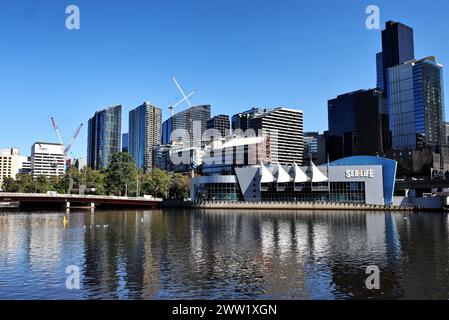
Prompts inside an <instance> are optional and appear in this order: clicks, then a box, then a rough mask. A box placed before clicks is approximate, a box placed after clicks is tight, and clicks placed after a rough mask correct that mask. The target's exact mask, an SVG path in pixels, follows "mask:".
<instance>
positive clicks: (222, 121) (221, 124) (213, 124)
mask: <svg viewBox="0 0 449 320" xmlns="http://www.w3.org/2000/svg"><path fill="white" fill-rule="evenodd" d="M230 127H231V125H230V121H229V116H228V115H224V114H220V115H218V116H215V117H212V118H210V119H209V120H207V124H206V128H207V129H215V130H218V131H219V132H220V135H221V137H223V138H224V137H226V136H228V135H229V133H230ZM215 138H218V137H215Z"/></svg>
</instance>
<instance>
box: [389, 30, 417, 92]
mask: <svg viewBox="0 0 449 320" xmlns="http://www.w3.org/2000/svg"><path fill="white" fill-rule="evenodd" d="M414 59H415V47H414V41H413V29H412V28H410V27H409V26H406V25H404V24H402V23H399V22H394V21H388V22H387V23H386V24H385V30H383V31H382V68H383V78H384V79H383V84H384V91H385V92H386V91H387V85H388V82H389V80H388V68H391V67H394V66H397V65H400V64H403V63H405V62H407V61H411V60H414Z"/></svg>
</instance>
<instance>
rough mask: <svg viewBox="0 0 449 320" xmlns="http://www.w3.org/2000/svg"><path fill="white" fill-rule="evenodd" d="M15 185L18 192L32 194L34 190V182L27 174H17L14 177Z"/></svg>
mask: <svg viewBox="0 0 449 320" xmlns="http://www.w3.org/2000/svg"><path fill="white" fill-rule="evenodd" d="M16 183H17V186H18V192H22V193H33V192H34V190H35V185H36V184H35V182H34V181H33V178H32V177H31V175H29V174H20V173H19V174H18V175H17V176H16Z"/></svg>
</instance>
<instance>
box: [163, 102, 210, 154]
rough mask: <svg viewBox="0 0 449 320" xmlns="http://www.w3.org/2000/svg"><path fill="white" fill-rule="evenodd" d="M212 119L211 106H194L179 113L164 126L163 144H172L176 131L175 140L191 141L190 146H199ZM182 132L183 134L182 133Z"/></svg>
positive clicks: (165, 122)
mask: <svg viewBox="0 0 449 320" xmlns="http://www.w3.org/2000/svg"><path fill="white" fill-rule="evenodd" d="M209 119H210V105H201V106H193V107H191V108H189V109H186V110H184V111H181V112H178V113H176V114H175V115H173V116H172V117H170V118H169V119H167V120H166V121H164V123H163V124H162V144H171V143H173V142H176V141H172V132H174V131H175V130H176V131H175V135H176V137H175V140H177V141H183V142H184V143H185V142H186V141H190V143H188V144H189V145H190V146H199V145H201V143H202V135H203V133H204V131H205V130H206V128H207V120H209ZM181 131H182V133H181Z"/></svg>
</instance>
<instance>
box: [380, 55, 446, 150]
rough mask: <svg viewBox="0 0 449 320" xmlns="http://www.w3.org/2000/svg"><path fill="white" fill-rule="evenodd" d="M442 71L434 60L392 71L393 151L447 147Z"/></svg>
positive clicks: (389, 72) (390, 81)
mask: <svg viewBox="0 0 449 320" xmlns="http://www.w3.org/2000/svg"><path fill="white" fill-rule="evenodd" d="M442 70H443V68H442V66H441V65H439V64H437V63H436V62H435V61H434V58H426V59H423V60H419V61H411V62H408V63H405V64H402V65H399V66H395V67H392V68H390V69H389V70H388V77H389V83H388V108H389V114H390V128H391V133H392V144H393V148H395V149H414V148H423V147H424V146H432V147H435V146H439V145H441V144H444V143H445V128H444V101H443V83H442V72H443V71H442Z"/></svg>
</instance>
